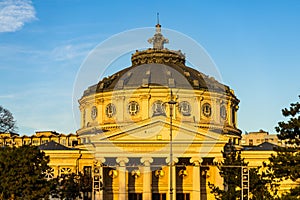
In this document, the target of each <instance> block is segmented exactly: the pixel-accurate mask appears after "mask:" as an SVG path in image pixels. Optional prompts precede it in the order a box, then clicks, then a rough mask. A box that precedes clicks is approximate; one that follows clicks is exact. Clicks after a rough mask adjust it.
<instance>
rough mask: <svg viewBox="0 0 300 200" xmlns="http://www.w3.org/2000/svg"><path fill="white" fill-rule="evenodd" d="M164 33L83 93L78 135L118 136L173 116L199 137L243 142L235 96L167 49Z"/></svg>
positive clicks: (150, 40) (152, 39)
mask: <svg viewBox="0 0 300 200" xmlns="http://www.w3.org/2000/svg"><path fill="white" fill-rule="evenodd" d="M160 28H161V26H160V25H157V26H156V33H155V34H154V36H153V37H152V38H150V39H149V40H148V42H150V43H153V47H152V48H149V49H146V50H142V51H138V50H137V51H136V52H134V53H133V54H132V56H131V66H129V67H127V68H125V69H123V70H120V71H118V72H116V73H114V74H112V75H111V76H108V77H105V78H103V79H102V80H101V81H99V82H98V83H96V84H95V85H93V86H90V87H89V88H87V89H86V90H85V91H84V93H83V96H82V98H81V99H79V104H80V111H81V128H80V129H79V130H78V131H77V133H78V134H79V135H84V134H88V133H92V134H94V133H95V132H97V131H100V132H101V131H116V130H120V129H122V127H127V126H128V125H130V124H139V125H138V126H144V125H141V124H143V123H144V124H148V125H149V124H151V120H159V119H158V118H157V117H164V120H167V121H168V119H167V118H168V117H170V115H173V118H174V119H173V120H174V121H175V122H178V123H183V124H186V125H188V126H191V127H193V128H195V129H199V131H200V132H201V131H202V132H203V131H204V132H205V131H211V132H214V133H222V134H230V135H235V136H236V137H239V135H240V133H241V131H240V130H239V129H238V128H237V119H236V118H237V110H238V104H239V100H238V99H237V98H236V96H235V95H234V92H233V90H231V89H230V88H229V87H228V86H226V85H223V84H222V83H220V82H218V81H217V80H215V79H214V78H213V77H209V76H207V75H205V74H203V73H202V72H199V71H197V70H196V69H193V68H191V67H189V66H187V65H186V59H185V55H184V54H183V53H182V52H181V51H180V50H178V51H175V50H169V49H167V48H165V47H164V44H165V43H168V42H169V41H168V39H166V38H164V36H163V35H162V34H161V30H160ZM172 92H173V93H172ZM173 94H174V95H173ZM171 100H174V101H176V103H177V105H176V106H175V108H174V113H171V111H170V109H169V108H168V107H167V106H166V103H168V102H170V101H171ZM148 125H147V126H148ZM145 126H146V125H145ZM200 129H201V130H200Z"/></svg>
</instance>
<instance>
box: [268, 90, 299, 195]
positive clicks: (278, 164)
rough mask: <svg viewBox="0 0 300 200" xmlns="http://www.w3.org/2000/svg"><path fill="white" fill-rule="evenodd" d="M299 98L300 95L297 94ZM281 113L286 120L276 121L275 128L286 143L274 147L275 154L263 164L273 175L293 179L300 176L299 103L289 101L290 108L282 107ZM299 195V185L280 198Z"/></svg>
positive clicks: (278, 178)
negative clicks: (283, 145)
mask: <svg viewBox="0 0 300 200" xmlns="http://www.w3.org/2000/svg"><path fill="white" fill-rule="evenodd" d="M299 98H300V95H299ZM282 115H283V116H284V117H286V118H287V121H286V122H285V121H281V122H278V126H277V127H275V130H276V131H277V133H278V138H279V139H281V140H282V141H284V142H285V143H286V146H285V147H279V148H276V149H275V151H276V155H271V157H270V158H269V163H268V164H265V166H266V167H267V168H268V170H269V171H272V173H273V175H274V177H275V178H276V179H277V180H279V181H281V180H287V179H289V180H292V181H295V180H297V179H299V178H300V103H299V102H296V103H291V104H290V108H284V109H282ZM299 196H300V186H299V185H298V186H297V187H296V188H294V189H291V190H290V192H288V193H287V194H285V195H283V196H282V199H297V198H295V197H298V198H299Z"/></svg>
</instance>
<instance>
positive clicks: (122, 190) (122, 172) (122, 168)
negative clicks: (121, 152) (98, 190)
mask: <svg viewBox="0 0 300 200" xmlns="http://www.w3.org/2000/svg"><path fill="white" fill-rule="evenodd" d="M116 161H117V163H119V167H118V168H119V200H125V199H127V196H128V194H127V192H126V163H128V161H129V159H128V158H126V157H119V158H117V159H116Z"/></svg>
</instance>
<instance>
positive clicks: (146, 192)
mask: <svg viewBox="0 0 300 200" xmlns="http://www.w3.org/2000/svg"><path fill="white" fill-rule="evenodd" d="M152 162H153V159H152V158H151V157H143V158H141V163H143V164H144V167H143V200H152V190H151V188H152V187H151V183H152V172H151V168H150V164H151V163H152Z"/></svg>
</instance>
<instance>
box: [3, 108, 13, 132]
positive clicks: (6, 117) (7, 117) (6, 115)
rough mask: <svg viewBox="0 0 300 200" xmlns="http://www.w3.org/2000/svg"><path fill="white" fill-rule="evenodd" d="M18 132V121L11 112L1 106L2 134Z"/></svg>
mask: <svg viewBox="0 0 300 200" xmlns="http://www.w3.org/2000/svg"><path fill="white" fill-rule="evenodd" d="M16 130H17V126H16V121H15V120H14V117H13V115H12V114H11V112H10V111H9V110H7V109H5V108H3V107H2V106H0V132H14V131H16Z"/></svg>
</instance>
